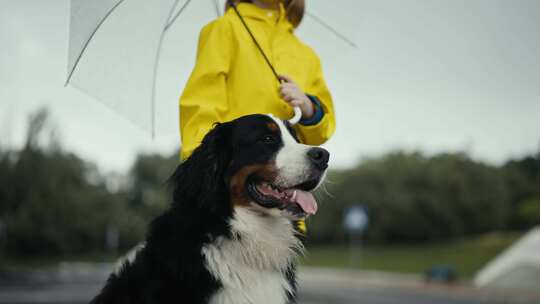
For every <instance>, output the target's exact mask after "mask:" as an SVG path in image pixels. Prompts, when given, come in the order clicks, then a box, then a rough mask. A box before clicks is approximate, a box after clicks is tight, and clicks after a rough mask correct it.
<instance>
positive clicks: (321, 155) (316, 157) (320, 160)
mask: <svg viewBox="0 0 540 304" xmlns="http://www.w3.org/2000/svg"><path fill="white" fill-rule="evenodd" d="M307 154H308V157H309V160H310V161H311V163H312V164H313V165H315V167H316V168H317V169H319V170H321V171H322V170H325V169H326V168H328V159H329V158H330V153H328V151H326V150H325V149H323V148H311V149H309V151H308V153H307Z"/></svg>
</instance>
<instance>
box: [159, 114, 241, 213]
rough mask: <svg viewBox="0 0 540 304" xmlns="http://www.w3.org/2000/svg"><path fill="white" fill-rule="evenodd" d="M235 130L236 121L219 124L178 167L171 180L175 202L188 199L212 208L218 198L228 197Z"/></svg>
mask: <svg viewBox="0 0 540 304" xmlns="http://www.w3.org/2000/svg"><path fill="white" fill-rule="evenodd" d="M233 128H234V121H233V122H226V123H217V124H215V125H214V128H212V129H211V130H210V131H209V132H208V133H207V134H206V136H205V137H204V138H203V140H202V142H201V144H200V145H199V146H198V147H197V148H196V149H195V150H194V151H193V153H192V154H191V156H190V157H188V158H187V159H186V160H184V161H183V162H182V163H181V164H180V165H179V166H178V168H177V169H176V171H175V172H174V173H173V175H172V176H171V178H170V179H169V184H170V186H172V188H173V200H174V201H175V203H179V202H180V201H185V200H188V201H190V202H192V203H193V202H199V205H201V206H203V205H205V207H206V208H212V207H213V205H215V204H212V202H214V203H215V200H216V197H217V198H219V199H220V200H223V198H228V195H227V194H228V189H227V187H226V185H225V179H224V175H225V171H226V169H227V167H228V165H229V163H230V161H231V154H232V149H233V147H232V144H231V137H232V133H233ZM207 202H208V204H207Z"/></svg>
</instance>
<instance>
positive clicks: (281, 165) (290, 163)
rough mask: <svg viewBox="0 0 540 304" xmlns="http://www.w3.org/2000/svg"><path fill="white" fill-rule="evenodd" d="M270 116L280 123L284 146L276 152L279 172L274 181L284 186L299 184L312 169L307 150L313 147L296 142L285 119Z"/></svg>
mask: <svg viewBox="0 0 540 304" xmlns="http://www.w3.org/2000/svg"><path fill="white" fill-rule="evenodd" d="M268 116H270V117H271V118H272V119H273V120H274V121H275V122H276V123H277V124H278V126H279V129H280V130H281V139H282V140H283V147H282V148H281V149H280V150H279V151H278V152H277V154H276V160H275V162H276V167H277V169H278V172H279V173H278V176H277V177H276V180H275V182H274V183H275V184H276V185H283V186H290V185H294V184H298V183H300V182H302V181H303V180H304V179H305V177H306V175H308V172H309V171H310V170H311V164H310V161H309V158H308V154H307V152H308V151H309V149H311V148H313V147H311V146H308V145H304V144H300V143H298V142H296V140H295V139H294V137H293V136H292V135H291V133H290V132H289V130H287V127H286V126H285V125H284V124H283V121H281V120H280V119H277V118H275V117H273V116H272V115H268Z"/></svg>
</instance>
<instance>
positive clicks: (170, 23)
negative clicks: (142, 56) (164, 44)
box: [163, 0, 191, 31]
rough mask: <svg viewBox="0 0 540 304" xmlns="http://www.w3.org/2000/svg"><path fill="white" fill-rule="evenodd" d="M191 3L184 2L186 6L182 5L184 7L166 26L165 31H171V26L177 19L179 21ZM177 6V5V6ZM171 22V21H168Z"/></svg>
mask: <svg viewBox="0 0 540 304" xmlns="http://www.w3.org/2000/svg"><path fill="white" fill-rule="evenodd" d="M189 3H191V0H186V1H185V2H184V4H183V5H182V7H181V8H180V9H179V10H178V12H177V13H176V15H174V17H172V19H170V20H171V21H169V22H168V23H167V24H166V25H165V29H164V30H163V31H167V30H168V29H169V27H171V25H172V24H173V23H174V22H175V21H176V19H178V17H179V16H180V15H181V14H182V13H183V12H184V10H185V9H186V7H187V6H188V5H189ZM175 6H176V5H175ZM167 20H169V19H167Z"/></svg>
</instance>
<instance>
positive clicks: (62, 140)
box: [0, 0, 540, 304]
mask: <svg viewBox="0 0 540 304" xmlns="http://www.w3.org/2000/svg"><path fill="white" fill-rule="evenodd" d="M126 1H128V0H126ZM0 4H1V6H0V7H2V9H1V10H0V303H2V304H3V303H85V302H87V301H88V300H89V299H90V298H91V297H92V296H93V295H94V294H95V293H96V292H97V290H98V289H99V288H100V287H101V286H102V284H103V282H104V280H105V279H106V277H107V275H108V273H109V272H110V270H111V267H112V265H113V264H114V262H115V261H116V260H117V259H118V257H120V256H122V255H123V254H125V253H126V252H127V251H128V250H129V249H130V248H132V247H133V246H134V245H136V244H137V243H138V242H140V241H141V240H143V238H144V234H145V230H146V226H147V223H148V222H149V221H150V220H151V219H152V218H153V217H154V216H156V215H157V214H159V213H160V212H161V211H162V210H163V209H164V208H166V206H167V205H168V196H167V193H166V191H165V188H164V182H165V180H166V179H167V177H168V176H169V174H171V172H172V171H173V170H174V168H175V166H176V165H177V164H178V161H179V157H178V149H179V146H180V138H179V135H178V134H179V132H178V111H177V104H178V97H179V95H180V93H181V91H182V88H183V85H184V83H185V81H186V79H187V77H188V76H189V73H190V71H191V68H192V66H193V63H194V56H195V48H196V42H197V37H198V32H199V29H200V27H201V26H202V25H204V24H205V23H207V22H209V21H210V20H212V18H215V17H216V14H217V12H216V10H215V6H214V5H215V3H214V2H212V1H203V0H197V1H195V2H194V4H193V5H192V6H191V7H189V8H188V9H186V12H185V13H183V15H181V16H180V18H179V19H178V20H177V21H176V22H175V24H174V25H173V26H172V27H171V28H170V31H169V32H168V33H167V36H166V37H165V40H164V42H163V46H162V54H161V58H160V68H159V71H158V73H157V77H156V99H157V100H159V103H158V106H157V108H156V113H155V115H156V128H157V132H156V135H155V136H154V137H152V135H151V132H149V130H148V128H147V127H146V125H145V123H139V121H138V118H137V115H133V116H129V115H128V116H127V117H126V115H121V113H120V114H119V110H118V109H117V108H115V107H113V106H111V105H110V104H109V103H107V102H104V101H103V100H97V99H96V98H93V97H92V96H90V94H87V93H85V92H84V90H82V89H81V88H77V87H75V86H64V84H65V81H66V66H67V62H68V59H67V58H68V49H69V46H70V40H69V28H70V2H69V1H67V0H56V1H16V2H15V1H8V0H0ZM338 5H341V6H338ZM218 7H222V5H221V4H219V5H218ZM307 9H308V12H310V14H313V15H314V16H317V17H320V18H322V19H324V21H325V22H326V23H328V24H331V25H332V26H333V27H334V28H335V29H337V30H339V32H340V33H341V34H342V35H344V36H345V37H347V38H348V39H350V40H351V41H353V42H354V43H355V44H356V47H351V46H350V45H347V44H344V43H343V41H341V40H340V39H339V38H338V37H336V36H335V35H333V34H332V33H330V32H329V31H328V30H327V29H325V28H324V27H322V26H320V24H318V23H317V22H316V21H315V19H314V18H312V17H309V16H306V18H305V20H304V22H303V23H302V25H301V26H300V28H299V29H298V35H299V36H300V37H301V38H302V39H303V40H304V41H306V42H307V43H308V44H310V45H312V46H313V48H314V49H315V50H316V51H317V53H318V54H319V56H320V57H321V61H322V64H323V67H324V71H325V77H326V79H327V82H328V84H329V87H330V89H331V91H332V93H333V97H334V102H335V107H336V116H337V131H336V134H335V135H334V137H333V138H332V139H331V140H330V141H329V142H328V143H327V144H326V145H325V147H326V148H328V149H329V150H330V151H331V153H332V156H331V172H330V173H329V175H328V179H327V182H326V183H325V185H324V187H323V189H321V191H319V193H318V194H317V197H318V202H319V206H320V208H319V212H318V213H317V215H315V216H313V217H311V218H309V220H308V222H307V225H308V237H307V240H306V247H307V253H306V255H305V257H303V258H302V259H301V261H300V263H301V265H302V266H301V267H300V289H301V292H300V297H301V299H300V303H306V304H307V303H540V293H539V292H538V290H540V255H539V254H538V252H540V230H539V229H536V230H535V227H537V226H538V225H540V86H539V85H538V84H539V83H540V30H539V29H540V2H538V1H534V0H531V1H526V0H522V1H508V0H507V1H500V0H469V1H442V0H438V1H427V0H418V1H413V0H408V1H388V0H385V1H366V0H363V1H345V0H343V1H332V2H331V1H323V0H309V1H307ZM218 12H219V9H218ZM122 14H124V15H126V16H131V18H132V19H134V20H144V19H143V18H144V16H143V15H138V14H141V12H137V11H135V10H133V11H130V10H129V9H126V10H124V11H122ZM141 22H142V21H141ZM110 35H113V34H110ZM109 38H114V37H113V36H112V37H109ZM135 42H137V41H135ZM131 64H132V63H131ZM115 68H116V69H124V67H122V66H115ZM92 73H96V72H95V71H94V72H92ZM92 75H93V76H95V77H97V76H96V75H95V74H92ZM115 85H116V84H115V83H111V86H115Z"/></svg>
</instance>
